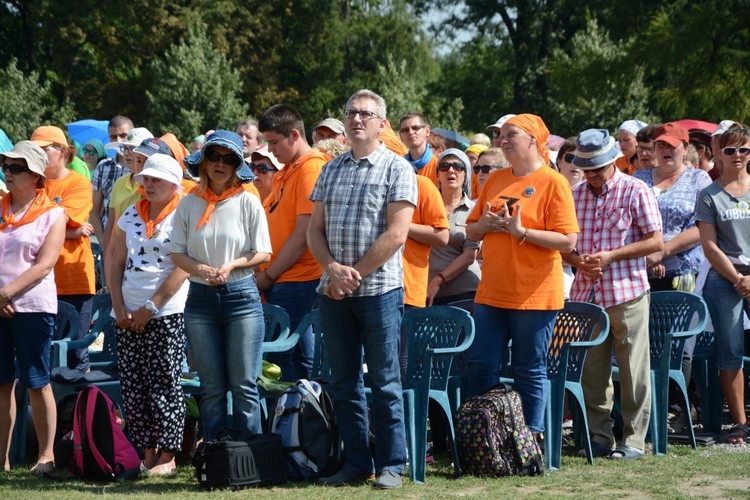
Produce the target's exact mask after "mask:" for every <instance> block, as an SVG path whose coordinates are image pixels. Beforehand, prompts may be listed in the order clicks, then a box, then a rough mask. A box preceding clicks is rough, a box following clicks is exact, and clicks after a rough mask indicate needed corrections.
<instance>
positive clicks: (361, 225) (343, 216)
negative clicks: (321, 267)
mask: <svg viewBox="0 0 750 500" xmlns="http://www.w3.org/2000/svg"><path fill="white" fill-rule="evenodd" d="M310 199H311V200H312V201H321V202H323V203H324V204H325V228H326V239H327V241H328V248H329V250H330V252H331V255H332V256H333V258H334V259H335V260H336V262H338V263H340V264H342V265H344V266H350V267H352V266H354V265H355V264H356V263H357V262H359V261H360V260H361V259H362V257H364V255H365V253H367V251H368V250H369V249H370V247H371V246H372V244H373V243H375V240H377V239H378V237H380V235H381V234H383V233H384V232H385V231H386V229H387V220H386V207H387V206H388V204H389V203H394V202H399V201H407V202H409V203H411V204H412V205H414V206H416V204H417V181H416V176H415V173H414V168H413V167H412V166H411V165H410V164H409V162H407V161H406V160H405V159H403V158H402V157H400V156H398V155H396V154H395V153H392V152H391V151H389V150H388V149H386V147H385V146H384V145H383V144H382V143H381V144H380V146H378V148H377V149H376V150H375V151H373V152H372V153H370V154H369V155H368V156H365V157H363V158H360V159H358V160H355V159H354V157H352V154H351V152H348V153H345V154H343V155H341V156H338V157H336V158H334V159H333V160H331V161H330V162H328V163H326V164H325V165H324V167H323V171H322V172H321V174H320V177H318V181H317V183H316V184H315V188H314V189H313V191H312V193H311V194H310ZM402 252H403V247H402V248H400V249H399V250H398V251H397V252H396V253H394V254H393V255H392V256H391V258H390V259H388V261H387V262H386V263H385V264H384V265H383V266H382V267H380V268H378V269H377V270H375V271H374V272H372V273H371V274H369V275H367V276H365V277H364V279H363V280H362V284H361V285H360V286H359V288H357V290H355V292H354V293H353V294H351V296H353V297H365V296H377V295H382V294H384V293H386V292H389V291H391V290H394V289H397V288H402V287H403V267H402V263H401V254H402ZM329 283H330V278H329V277H328V275H327V274H326V273H325V272H324V273H323V276H322V278H321V280H320V286H319V287H318V292H320V293H323V291H324V290H325V289H326V287H327V286H328V284H329Z"/></svg>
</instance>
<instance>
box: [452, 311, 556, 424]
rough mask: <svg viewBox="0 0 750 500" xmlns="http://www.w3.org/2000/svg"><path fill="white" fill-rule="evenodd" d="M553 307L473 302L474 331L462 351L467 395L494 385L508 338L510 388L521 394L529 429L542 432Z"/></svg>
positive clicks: (497, 379) (480, 392)
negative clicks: (527, 308)
mask: <svg viewBox="0 0 750 500" xmlns="http://www.w3.org/2000/svg"><path fill="white" fill-rule="evenodd" d="M556 317H557V311H525V310H523V311H522V310H516V309H502V308H499V307H491V306H487V305H484V304H476V305H475V306H474V324H475V327H476V331H475V332H476V333H475V335H474V342H472V344H471V346H469V349H468V350H467V352H466V357H467V362H468V365H467V369H466V375H467V379H468V381H469V391H468V392H469V396H475V395H477V394H482V393H483V392H485V391H486V390H488V389H490V388H492V387H493V386H495V385H497V383H498V381H499V378H500V368H501V367H502V363H503V355H504V354H505V351H506V349H507V348H508V343H509V342H510V341H511V340H512V341H513V344H512V347H511V357H512V359H513V362H512V363H511V369H512V373H513V380H514V384H513V386H514V388H515V389H516V391H518V394H519V395H520V396H521V401H522V403H523V416H524V418H525V419H526V424H527V425H528V426H529V428H531V430H532V432H544V408H545V405H546V404H547V351H548V350H549V342H550V339H551V338H552V329H553V327H554V325H555V318H556Z"/></svg>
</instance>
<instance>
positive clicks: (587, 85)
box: [547, 20, 654, 136]
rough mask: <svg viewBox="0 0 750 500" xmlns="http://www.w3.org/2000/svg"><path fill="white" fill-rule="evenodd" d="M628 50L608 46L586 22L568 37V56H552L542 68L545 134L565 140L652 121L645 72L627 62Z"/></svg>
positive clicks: (628, 44)
mask: <svg viewBox="0 0 750 500" xmlns="http://www.w3.org/2000/svg"><path fill="white" fill-rule="evenodd" d="M632 45H633V43H632V41H623V42H614V41H612V39H611V38H610V36H609V34H608V33H607V32H606V31H605V30H603V29H602V28H600V27H599V25H598V23H597V22H596V21H594V20H591V21H589V23H588V26H587V29H586V30H585V31H584V30H582V31H579V32H578V33H576V34H575V35H574V36H573V38H572V40H571V41H570V49H569V52H566V51H564V50H562V49H555V50H554V51H553V53H552V55H551V57H550V59H549V61H548V63H547V75H548V78H549V85H550V95H549V105H550V112H551V113H550V114H551V118H550V119H548V122H547V125H548V127H549V128H550V130H555V132H556V133H557V134H562V135H565V136H569V135H575V134H577V133H578V132H580V131H581V130H585V129H587V128H592V127H596V128H606V129H609V130H616V129H617V127H618V126H619V124H620V123H622V122H623V121H624V120H627V119H634V118H638V119H640V120H644V121H654V117H653V116H652V114H651V113H650V112H649V89H648V88H646V86H645V85H644V83H643V75H644V68H643V66H642V65H638V64H634V63H632V62H630V61H629V60H628V59H629V56H628V54H629V53H630V51H631V47H632Z"/></svg>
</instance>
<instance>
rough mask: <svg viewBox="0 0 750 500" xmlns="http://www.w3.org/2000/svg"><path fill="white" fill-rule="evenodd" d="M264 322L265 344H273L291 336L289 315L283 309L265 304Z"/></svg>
mask: <svg viewBox="0 0 750 500" xmlns="http://www.w3.org/2000/svg"><path fill="white" fill-rule="evenodd" d="M263 321H264V323H265V326H266V333H265V335H264V337H263V342H273V341H276V340H281V339H282V338H286V337H288V336H289V315H288V314H287V313H286V311H285V310H284V308H283V307H279V306H277V305H274V304H268V303H264V304H263Z"/></svg>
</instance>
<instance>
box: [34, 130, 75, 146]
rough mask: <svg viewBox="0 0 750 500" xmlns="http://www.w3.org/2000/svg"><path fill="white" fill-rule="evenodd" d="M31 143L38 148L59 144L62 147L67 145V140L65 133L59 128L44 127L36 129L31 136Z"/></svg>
mask: <svg viewBox="0 0 750 500" xmlns="http://www.w3.org/2000/svg"><path fill="white" fill-rule="evenodd" d="M31 142H33V143H34V144H36V145H37V146H39V147H40V148H43V147H46V146H49V145H50V144H61V145H63V146H67V145H68V139H67V138H66V137H65V132H63V131H62V129H61V128H59V127H55V126H54V125H44V126H42V127H38V128H37V129H36V130H34V133H33V134H31Z"/></svg>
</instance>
